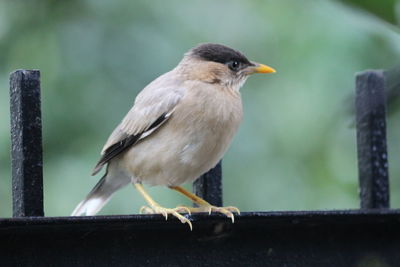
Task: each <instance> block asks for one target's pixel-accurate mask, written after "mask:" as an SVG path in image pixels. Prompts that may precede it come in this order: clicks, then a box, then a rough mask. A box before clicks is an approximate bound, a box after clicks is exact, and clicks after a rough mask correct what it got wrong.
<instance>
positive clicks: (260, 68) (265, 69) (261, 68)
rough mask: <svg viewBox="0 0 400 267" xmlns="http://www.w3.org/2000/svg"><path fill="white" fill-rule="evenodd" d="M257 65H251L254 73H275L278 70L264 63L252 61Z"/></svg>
mask: <svg viewBox="0 0 400 267" xmlns="http://www.w3.org/2000/svg"><path fill="white" fill-rule="evenodd" d="M252 63H253V64H254V65H255V66H254V67H251V68H252V73H275V72H276V70H275V69H273V68H271V67H269V66H267V65H264V64H260V63H257V62H252Z"/></svg>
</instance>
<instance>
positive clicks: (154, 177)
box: [72, 43, 275, 229]
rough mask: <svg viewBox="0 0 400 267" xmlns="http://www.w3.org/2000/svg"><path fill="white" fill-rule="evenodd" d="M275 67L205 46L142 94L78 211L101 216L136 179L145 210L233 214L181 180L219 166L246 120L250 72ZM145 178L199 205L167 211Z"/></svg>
mask: <svg viewBox="0 0 400 267" xmlns="http://www.w3.org/2000/svg"><path fill="white" fill-rule="evenodd" d="M272 72H275V70H274V69H273V68H271V67H268V66H266V65H263V64H259V63H256V62H252V61H249V60H248V59H247V58H246V57H245V56H244V55H243V54H242V53H240V52H239V51H237V50H234V49H231V48H229V47H226V46H224V45H220V44H212V43H206V44H200V45H198V46H196V47H194V48H192V49H191V50H189V51H188V52H187V53H186V54H185V55H184V57H183V59H182V60H181V62H180V63H179V64H178V66H176V67H175V68H174V69H173V70H171V71H170V72H167V73H165V74H163V75H161V76H160V77H158V78H157V79H155V80H154V81H153V82H151V83H150V84H149V85H147V86H146V87H145V88H144V89H143V90H142V91H141V92H140V93H139V94H138V95H137V97H136V100H135V103H134V105H133V107H132V108H131V109H130V111H129V112H128V114H127V115H126V116H125V118H124V119H123V120H122V122H121V123H120V124H119V125H118V127H117V128H116V129H115V130H114V131H113V132H112V134H111V135H110V137H109V138H108V140H107V142H106V144H105V145H104V147H103V150H102V152H101V158H100V160H99V162H98V163H97V165H96V166H95V168H94V170H93V174H92V175H95V174H97V173H98V172H99V171H100V170H101V169H102V168H103V166H104V165H106V166H107V167H106V172H105V174H104V176H103V177H102V178H101V180H100V181H99V182H98V183H97V185H96V186H95V187H94V188H93V189H92V191H91V192H90V193H89V194H88V196H87V197H86V198H85V199H84V200H83V201H82V202H81V203H79V205H78V206H77V207H76V208H75V210H74V211H73V212H72V216H77V215H81V214H83V213H85V214H86V215H94V214H96V213H97V212H98V211H99V210H100V209H101V208H102V207H103V206H104V205H105V204H106V203H107V201H108V200H109V199H110V198H111V196H112V194H113V193H114V192H115V191H117V190H118V189H120V188H122V187H123V186H126V185H128V184H129V183H132V184H133V185H134V186H135V187H136V189H137V190H138V191H139V192H140V193H141V194H142V196H143V197H144V199H145V200H146V202H147V203H148V205H149V206H146V207H142V209H141V212H145V213H160V214H163V215H164V216H165V218H167V216H168V214H171V215H173V216H175V217H177V218H178V219H179V220H180V221H181V222H182V223H187V224H189V226H190V228H191V229H192V224H191V222H190V220H189V219H187V218H186V217H184V216H182V215H181V214H180V213H185V212H188V213H190V212H204V211H208V212H209V213H210V212H219V213H223V214H225V215H226V216H228V217H230V218H231V219H232V221H233V219H234V216H233V213H232V212H239V210H238V209H237V208H235V207H215V206H213V205H211V204H209V203H208V202H206V201H205V200H203V199H201V198H199V197H197V196H196V195H194V194H192V193H190V192H188V191H186V190H185V189H183V188H182V187H180V186H179V185H181V184H182V183H185V182H193V181H194V180H196V179H197V178H199V177H200V176H201V175H202V174H204V173H205V172H207V171H208V170H210V169H211V168H213V167H214V166H215V165H216V164H217V163H218V161H219V160H220V159H221V158H222V156H223V155H224V153H225V151H226V150H227V148H228V146H229V144H230V142H231V140H232V138H233V136H234V134H235V133H236V131H237V129H238V127H239V124H240V122H241V120H242V101H241V97H240V92H239V89H240V87H241V86H242V85H243V84H244V82H245V81H246V79H247V78H248V77H249V75H250V74H253V73H272ZM142 183H146V184H150V185H163V186H167V187H169V188H171V189H173V190H176V191H178V192H180V193H182V194H183V195H185V196H186V197H188V198H189V199H190V200H192V201H193V202H195V203H197V204H198V206H199V207H197V208H192V207H183V206H178V207H176V208H164V207H162V206H161V205H159V204H158V203H157V202H155V201H154V200H153V199H152V198H151V197H150V195H149V194H148V193H147V192H146V191H145V190H144V188H143V186H142Z"/></svg>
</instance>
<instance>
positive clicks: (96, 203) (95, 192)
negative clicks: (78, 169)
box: [71, 173, 130, 216]
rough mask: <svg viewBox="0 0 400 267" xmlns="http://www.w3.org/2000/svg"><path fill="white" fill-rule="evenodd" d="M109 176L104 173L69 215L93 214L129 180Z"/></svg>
mask: <svg viewBox="0 0 400 267" xmlns="http://www.w3.org/2000/svg"><path fill="white" fill-rule="evenodd" d="M110 178H111V177H110V175H109V174H107V173H106V174H105V175H104V176H103V177H102V178H101V179H100V181H99V182H98V183H97V184H96V186H95V187H94V188H93V189H92V191H90V193H89V194H88V195H87V196H86V198H85V199H84V200H82V201H81V202H80V203H79V204H78V206H76V208H75V209H74V211H73V212H72V214H71V216H80V215H82V214H86V215H87V216H91V215H95V214H96V213H98V212H99V211H100V210H101V208H103V207H104V205H105V204H107V202H108V201H109V200H110V198H111V196H112V194H113V193H114V192H115V191H117V190H118V189H120V188H121V187H123V186H125V185H127V184H128V183H129V182H130V180H129V179H118V180H117V179H110Z"/></svg>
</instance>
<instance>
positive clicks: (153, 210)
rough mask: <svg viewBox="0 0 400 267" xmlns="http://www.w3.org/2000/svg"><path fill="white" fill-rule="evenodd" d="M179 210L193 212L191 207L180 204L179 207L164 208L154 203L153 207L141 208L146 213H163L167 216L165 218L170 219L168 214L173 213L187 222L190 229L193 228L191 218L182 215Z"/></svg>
mask: <svg viewBox="0 0 400 267" xmlns="http://www.w3.org/2000/svg"><path fill="white" fill-rule="evenodd" d="M179 212H181V213H189V214H191V211H190V209H189V208H186V207H184V206H179V207H176V208H172V209H170V208H164V207H161V206H160V205H158V204H155V205H152V206H151V207H148V206H143V207H142V208H141V209H140V213H144V214H161V215H163V216H164V217H165V220H167V219H168V214H171V215H172V216H174V217H176V218H178V219H179V220H180V221H181V222H182V223H187V224H188V225H189V227H190V230H193V227H192V223H191V222H190V220H189V219H188V218H186V217H184V216H182V215H181V214H180V213H179Z"/></svg>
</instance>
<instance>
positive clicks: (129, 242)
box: [0, 210, 400, 267]
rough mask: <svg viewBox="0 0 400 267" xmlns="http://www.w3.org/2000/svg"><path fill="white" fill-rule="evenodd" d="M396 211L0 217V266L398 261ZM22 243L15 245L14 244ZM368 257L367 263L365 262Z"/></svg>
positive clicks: (370, 263)
mask: <svg viewBox="0 0 400 267" xmlns="http://www.w3.org/2000/svg"><path fill="white" fill-rule="evenodd" d="M399 215H400V211H394V210H371V211H362V210H354V211H353V210H351V211H307V212H255V213H243V214H242V215H239V216H237V219H236V222H235V224H232V223H231V222H230V221H229V220H227V218H225V217H224V216H220V215H211V216H209V215H208V214H196V215H193V216H191V218H192V220H193V226H194V229H193V232H191V231H190V230H189V229H188V227H187V225H183V224H181V223H180V222H179V221H178V220H175V219H172V220H169V221H167V222H166V221H165V220H164V219H163V218H162V217H161V216H156V215H140V216H138V215H125V216H95V217H58V218H52V217H36V218H14V219H1V220H0V239H1V240H2V242H0V258H1V263H2V265H3V266H132V265H135V266H280V267H281V266H319V267H320V266H335V267H340V266H398V265H396V264H398V263H399V261H400V253H399V252H398V251H399V248H400V227H399V226H400V216H399ZM22 248H23V249H22ZM373 264H374V265H373Z"/></svg>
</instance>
